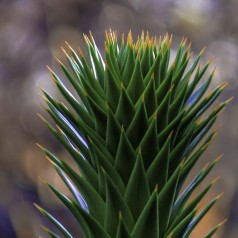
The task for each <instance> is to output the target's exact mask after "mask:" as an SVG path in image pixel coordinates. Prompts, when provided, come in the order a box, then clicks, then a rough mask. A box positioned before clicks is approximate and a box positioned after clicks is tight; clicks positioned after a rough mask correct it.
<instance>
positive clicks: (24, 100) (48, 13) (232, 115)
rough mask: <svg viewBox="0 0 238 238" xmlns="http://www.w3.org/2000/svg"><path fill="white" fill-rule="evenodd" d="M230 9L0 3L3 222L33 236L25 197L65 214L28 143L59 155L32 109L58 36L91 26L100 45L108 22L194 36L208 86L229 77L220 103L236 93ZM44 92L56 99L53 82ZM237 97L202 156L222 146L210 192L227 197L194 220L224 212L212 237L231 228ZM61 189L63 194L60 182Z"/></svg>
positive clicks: (176, 3)
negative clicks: (210, 73)
mask: <svg viewBox="0 0 238 238" xmlns="http://www.w3.org/2000/svg"><path fill="white" fill-rule="evenodd" d="M237 12H238V1H236V0H230V1H220V0H218V1H212V0H197V1H189V0H169V1H168V0H167V1H165V0H161V1H157V0H149V1H142V0H119V1H115V0H113V1H106V0H105V1H96V0H57V1H56V0H52V1H48V0H34V1H32V0H11V1H9V0H2V1H1V2H0V52H1V53H0V133H1V137H0V150H1V153H0V165H1V166H0V178H1V179H0V186H1V191H4V192H3V193H2V194H1V197H0V207H2V208H4V209H0V212H1V217H3V216H4V219H6V221H7V218H5V217H7V215H6V216H5V214H8V215H9V217H8V219H11V221H12V225H13V226H14V228H15V231H16V233H17V237H24V238H28V237H29V238H30V237H38V235H39V234H40V232H41V231H40V230H41V229H40V227H39V223H40V221H39V219H40V218H39V216H38V213H37V212H36V211H35V209H34V208H33V206H32V202H38V200H40V201H41V202H42V203H44V205H45V206H48V207H52V209H54V210H57V211H58V215H59V216H62V214H65V211H64V210H62V208H61V204H58V203H57V204H56V202H55V201H56V200H55V198H54V197H53V196H52V195H50V192H49V191H48V190H45V188H44V186H43V185H42V183H41V182H39V179H38V175H39V174H40V176H41V177H43V178H45V179H50V181H51V182H52V183H54V184H58V185H60V179H59V178H58V177H57V176H56V175H54V172H53V171H52V169H51V168H49V166H48V164H47V162H46V161H44V160H41V159H40V158H41V157H42V154H41V152H40V151H39V149H38V148H37V147H36V146H35V142H40V143H41V142H42V141H44V143H45V144H47V145H49V144H50V145H51V148H50V149H51V150H52V151H57V154H60V153H65V152H64V151H60V147H59V145H58V143H57V141H56V140H54V139H53V138H52V137H51V136H49V133H48V130H47V129H46V128H45V127H44V125H43V124H42V123H41V121H40V120H38V119H37V116H36V112H40V113H41V112H42V109H41V103H42V102H41V101H40V97H39V90H38V88H37V87H36V84H39V85H41V86H42V87H44V88H51V86H52V82H51V80H50V78H49V76H48V72H47V70H46V68H45V65H47V64H48V65H51V66H52V65H54V64H55V59H54V58H53V56H52V55H54V56H58V57H59V58H60V60H62V61H63V62H64V59H61V55H62V54H61V53H60V52H58V50H59V49H60V46H61V45H63V44H64V41H65V40H66V41H68V42H69V43H70V44H71V45H72V47H73V48H77V46H79V45H83V44H82V40H83V39H82V37H81V35H82V32H88V30H91V31H92V32H93V34H94V37H95V40H96V41H97V42H99V47H101V48H103V47H104V42H103V41H102V39H104V33H103V32H104V30H105V29H108V28H112V29H116V30H117V31H118V33H119V34H120V33H122V32H128V30H130V29H133V33H134V34H135V36H136V35H138V34H140V33H141V30H142V29H144V30H149V31H150V33H151V34H152V35H164V34H165V33H167V32H169V34H173V38H174V40H173V42H174V47H176V46H177V45H178V44H179V42H180V40H181V38H182V36H187V37H188V40H189V41H192V42H193V43H192V44H193V45H192V49H193V51H194V53H195V55H196V53H198V51H199V50H200V49H201V48H203V46H207V51H206V54H205V59H204V62H206V60H207V59H208V58H210V57H212V56H213V55H214V56H215V64H216V66H217V69H216V73H215V75H214V81H213V82H214V84H215V85H213V86H217V85H218V84H219V83H220V82H221V81H224V80H226V81H228V82H229V86H228V88H227V89H226V91H225V92H224V93H223V95H222V96H221V101H222V100H224V99H225V98H229V97H230V96H232V95H237V94H238V80H237V75H238V72H237V71H238V67H237V65H238V28H237V24H238V14H237ZM83 50H86V49H83ZM171 53H172V54H173V51H172V52H171ZM206 57H207V59H206ZM54 68H55V67H54ZM211 68H212V67H211ZM51 93H52V94H53V95H55V96H56V97H57V94H56V92H55V91H54V89H53V87H52V90H51ZM237 100H238V99H236V98H235V99H234V100H233V102H232V103H231V104H230V105H229V106H228V107H227V109H226V112H225V113H224V114H223V115H222V117H221V119H220V121H219V122H220V123H222V124H223V127H222V129H221V130H220V131H219V136H218V137H217V139H216V142H214V143H213V144H212V145H211V148H210V150H208V151H207V153H206V154H205V157H207V158H211V159H213V158H215V157H216V156H217V155H219V154H220V153H221V152H222V153H223V152H224V154H225V155H224V157H223V159H222V160H221V162H220V163H219V164H218V166H217V167H216V171H215V172H214V173H215V174H220V175H221V177H222V180H221V181H220V182H219V183H217V186H216V188H215V189H213V192H214V193H215V194H217V193H219V192H221V191H225V193H226V196H224V198H223V199H222V200H221V202H220V203H219V204H218V205H217V206H216V209H214V210H213V212H211V215H210V216H208V217H207V219H206V220H205V221H204V223H202V224H201V226H208V228H209V227H212V226H213V225H214V224H216V223H217V222H218V221H220V220H221V217H224V216H226V217H228V218H230V220H229V222H228V223H227V224H226V225H225V227H224V229H223V233H222V232H220V233H219V235H220V236H219V235H217V237H227V238H233V237H236V234H237V232H238V231H237V230H236V227H237V220H238V212H237V211H236V210H237V209H236V210H235V209H234V207H237V201H238V198H237V197H238V196H237V192H236V190H237V188H238V187H237V184H236V181H237V179H238V175H237V172H236V171H237V167H238V161H237V154H238V147H237V143H238V133H237V132H238V128H237V127H238V126H237V119H238V111H237V107H235V105H236V103H237ZM47 141H48V142H47ZM63 156H64V155H62V157H63ZM64 157H67V156H64ZM199 166H200V167H201V166H203V164H201V165H199ZM210 178H213V175H211V177H210ZM218 185H219V186H220V187H219V186H218ZM60 186H61V185H60ZM62 186H63V185H62ZM62 189H65V192H66V193H67V190H66V188H65V187H62ZM2 210H3V212H2ZM64 217H67V215H64ZM4 219H1V220H4ZM66 220H67V219H66ZM69 223H70V224H71V223H72V221H69ZM6 224H7V223H6ZM3 227H5V226H3ZM0 229H1V230H0V236H1V237H4V236H5V237H9V235H5V234H13V233H8V232H11V231H9V230H11V228H9V229H2V226H0ZM200 230H201V229H200ZM11 237H13V235H11ZM195 237H196V235H195ZM197 237H199V235H197Z"/></svg>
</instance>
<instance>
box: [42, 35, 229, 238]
mask: <svg viewBox="0 0 238 238" xmlns="http://www.w3.org/2000/svg"><path fill="white" fill-rule="evenodd" d="M84 37H85V41H86V44H87V47H88V53H89V60H87V59H86V58H85V57H84V55H83V54H82V52H81V51H80V50H79V56H78V55H77V54H76V52H75V51H74V50H73V49H72V48H71V47H70V46H69V45H68V47H69V49H68V52H69V53H66V51H64V53H65V55H66V58H67V61H68V63H69V66H70V67H69V68H67V67H66V66H65V65H64V64H62V63H61V62H59V64H60V66H61V68H62V70H63V72H64V73H65V75H66V78H67V79H68V80H69V82H70V83H71V84H72V86H73V88H74V89H75V92H74V93H71V92H70V91H69V90H68V89H67V88H66V86H65V85H64V83H63V82H62V81H61V80H60V78H59V77H58V76H57V75H56V74H55V73H54V72H53V71H51V70H50V72H51V76H52V79H53V80H54V82H55V84H56V86H57V87H58V89H59V91H60V92H61V94H62V95H63V96H64V97H65V99H66V100H67V102H68V105H69V106H68V107H66V106H65V104H64V103H62V102H59V101H58V100H56V99H55V98H53V97H51V96H50V94H48V93H47V92H46V91H44V90H43V94H44V98H45V101H46V103H47V105H48V108H47V109H46V110H47V112H48V113H49V115H50V116H51V117H52V118H53V120H54V121H55V122H56V124H57V127H56V128H55V127H53V126H52V125H51V124H50V123H49V122H48V121H47V120H45V119H44V118H42V119H43V120H44V122H45V123H46V125H47V126H48V127H49V129H50V130H51V131H52V133H53V134H54V135H55V136H56V138H57V139H58V140H59V141H60V142H61V143H62V145H63V147H65V149H66V150H68V152H69V154H70V155H71V157H72V159H73V160H74V161H75V162H76V165H77V166H78V168H72V167H70V166H69V165H68V164H67V163H66V162H65V161H64V160H61V159H59V158H57V157H56V156H55V155H54V154H52V153H51V152H50V151H48V150H47V149H44V148H42V149H43V150H44V151H45V154H46V156H47V158H48V159H49V161H50V162H51V163H52V164H53V165H54V167H55V168H56V170H57V172H58V173H59V175H60V176H61V178H62V179H63V181H64V182H65V184H66V185H67V186H68V188H69V190H70V191H71V193H72V195H73V198H68V197H66V196H65V195H64V194H62V193H61V192H60V191H59V190H58V189H57V188H55V187H54V186H53V185H51V184H48V185H49V187H50V189H51V190H52V191H53V193H55V195H56V196H57V197H58V198H59V199H60V200H61V201H62V202H63V203H64V204H65V205H66V207H67V208H68V209H69V210H70V211H71V212H72V214H73V216H74V217H75V219H76V220H77V221H78V222H79V224H80V226H81V228H82V230H83V234H84V236H85V237H86V238H94V237H95V238H96V237H97V238H98V237H100V238H109V237H111V238H115V237H116V238H129V237H133V238H140V237H141V238H142V237H150V238H165V237H170V238H171V237H172V238H181V237H183V238H186V237H189V236H190V234H191V232H192V231H193V229H194V228H195V227H196V225H197V224H198V222H199V221H200V220H201V219H202V218H203V217H204V215H205V214H206V213H207V212H208V210H209V209H210V208H211V207H212V206H213V205H214V204H215V203H216V201H217V200H218V198H219V196H218V197H216V198H214V199H213V200H212V201H211V202H210V203H209V204H207V206H205V208H203V210H201V211H200V213H197V204H198V203H199V202H200V201H201V199H202V198H203V197H204V196H205V195H206V193H207V192H208V191H209V189H210V188H211V187H212V185H213V184H214V181H213V182H211V183H210V184H208V185H207V186H206V187H205V188H204V189H203V190H202V191H201V192H200V193H198V194H197V195H196V196H195V197H194V198H193V199H190V196H191V195H192V194H193V192H194V190H195V189H196V188H197V187H198V186H199V185H200V184H201V182H202V181H203V180H204V178H205V177H206V176H207V174H208V173H209V172H210V171H211V170H212V168H213V167H214V165H215V164H216V162H217V161H218V159H216V160H215V161H214V162H213V163H211V164H207V165H206V166H205V167H204V168H203V169H202V170H201V171H200V172H198V174H197V175H196V176H195V177H194V179H192V180H191V181H188V182H187V184H188V185H187V187H185V188H184V189H183V187H184V184H185V181H186V179H187V177H188V175H189V173H190V172H191V170H192V168H193V167H194V165H195V164H196V162H197V161H198V160H199V159H200V157H201V155H202V154H203V153H204V151H205V150H206V148H207V147H208V145H209V144H210V142H211V141H212V139H213V137H214V135H215V133H216V132H214V131H213V132H209V131H210V128H211V127H212V126H213V124H214V122H215V121H216V119H217V117H218V115H219V113H220V112H221V111H222V110H223V109H224V107H225V105H226V104H227V102H228V101H226V102H223V103H221V104H220V105H218V106H217V107H216V108H215V109H213V110H211V111H209V113H207V116H206V117H203V118H202V115H203V113H204V112H206V110H207V109H208V108H209V107H210V106H211V105H212V103H213V102H214V101H215V100H216V99H217V97H218V96H219V95H220V93H221V92H222V90H223V88H224V87H225V84H224V83H223V84H221V85H219V86H218V87H216V88H215V89H213V90H212V91H210V92H209V93H207V89H208V87H209V85H210V83H211V80H212V77H213V74H214V71H213V72H212V73H211V74H210V76H209V77H208V78H207V79H205V80H203V82H202V83H200V81H201V79H202V77H203V76H204V74H205V72H206V71H207V69H208V67H209V64H210V62H208V63H207V64H205V65H204V66H203V67H202V66H201V64H200V57H201V55H202V53H203V51H202V52H201V53H200V54H199V55H198V56H197V57H196V58H195V60H194V61H193V62H192V64H191V65H190V66H189V67H188V64H189V61H190V58H191V55H192V54H191V53H190V45H189V46H186V40H182V42H181V44H180V46H179V48H178V51H177V54H176V57H175V59H174V60H173V62H170V61H171V58H170V50H171V43H172V39H171V38H170V37H168V36H165V37H164V39H163V40H160V41H159V42H157V40H156V38H153V37H152V38H150V37H149V35H148V34H147V35H146V36H145V37H144V34H142V35H141V36H140V37H138V40H137V41H136V43H134V42H133V38H132V35H131V33H129V34H128V37H127V40H126V41H124V39H123V37H122V41H121V43H120V44H119V43H118V40H117V35H116V33H115V32H112V31H109V32H108V33H106V41H105V56H101V54H100V52H99V50H98V48H97V46H96V44H95V41H94V39H93V37H92V35H91V34H90V37H87V36H84ZM89 61H90V62H89ZM75 93H77V94H78V95H77V96H74V95H76V94H75ZM200 142H201V143H200ZM39 210H40V211H41V212H42V213H43V214H44V215H45V216H46V217H47V218H48V219H49V220H50V221H51V222H52V223H53V224H54V225H55V227H56V228H57V229H58V230H59V232H60V233H61V235H62V236H63V237H72V235H71V234H70V232H69V231H67V230H66V228H64V227H63V225H62V224H60V222H59V221H57V220H56V219H55V218H54V217H53V216H51V215H50V214H49V213H48V212H47V211H45V210H44V209H42V208H39ZM218 227H220V224H219V225H218V226H217V227H215V228H214V229H213V230H212V231H211V232H210V233H209V234H208V235H207V237H211V235H212V234H213V233H214V232H215V231H216V230H217V229H218ZM46 231H47V232H48V233H49V235H51V236H52V237H58V235H56V234H55V233H53V232H52V231H50V230H48V229H46Z"/></svg>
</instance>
